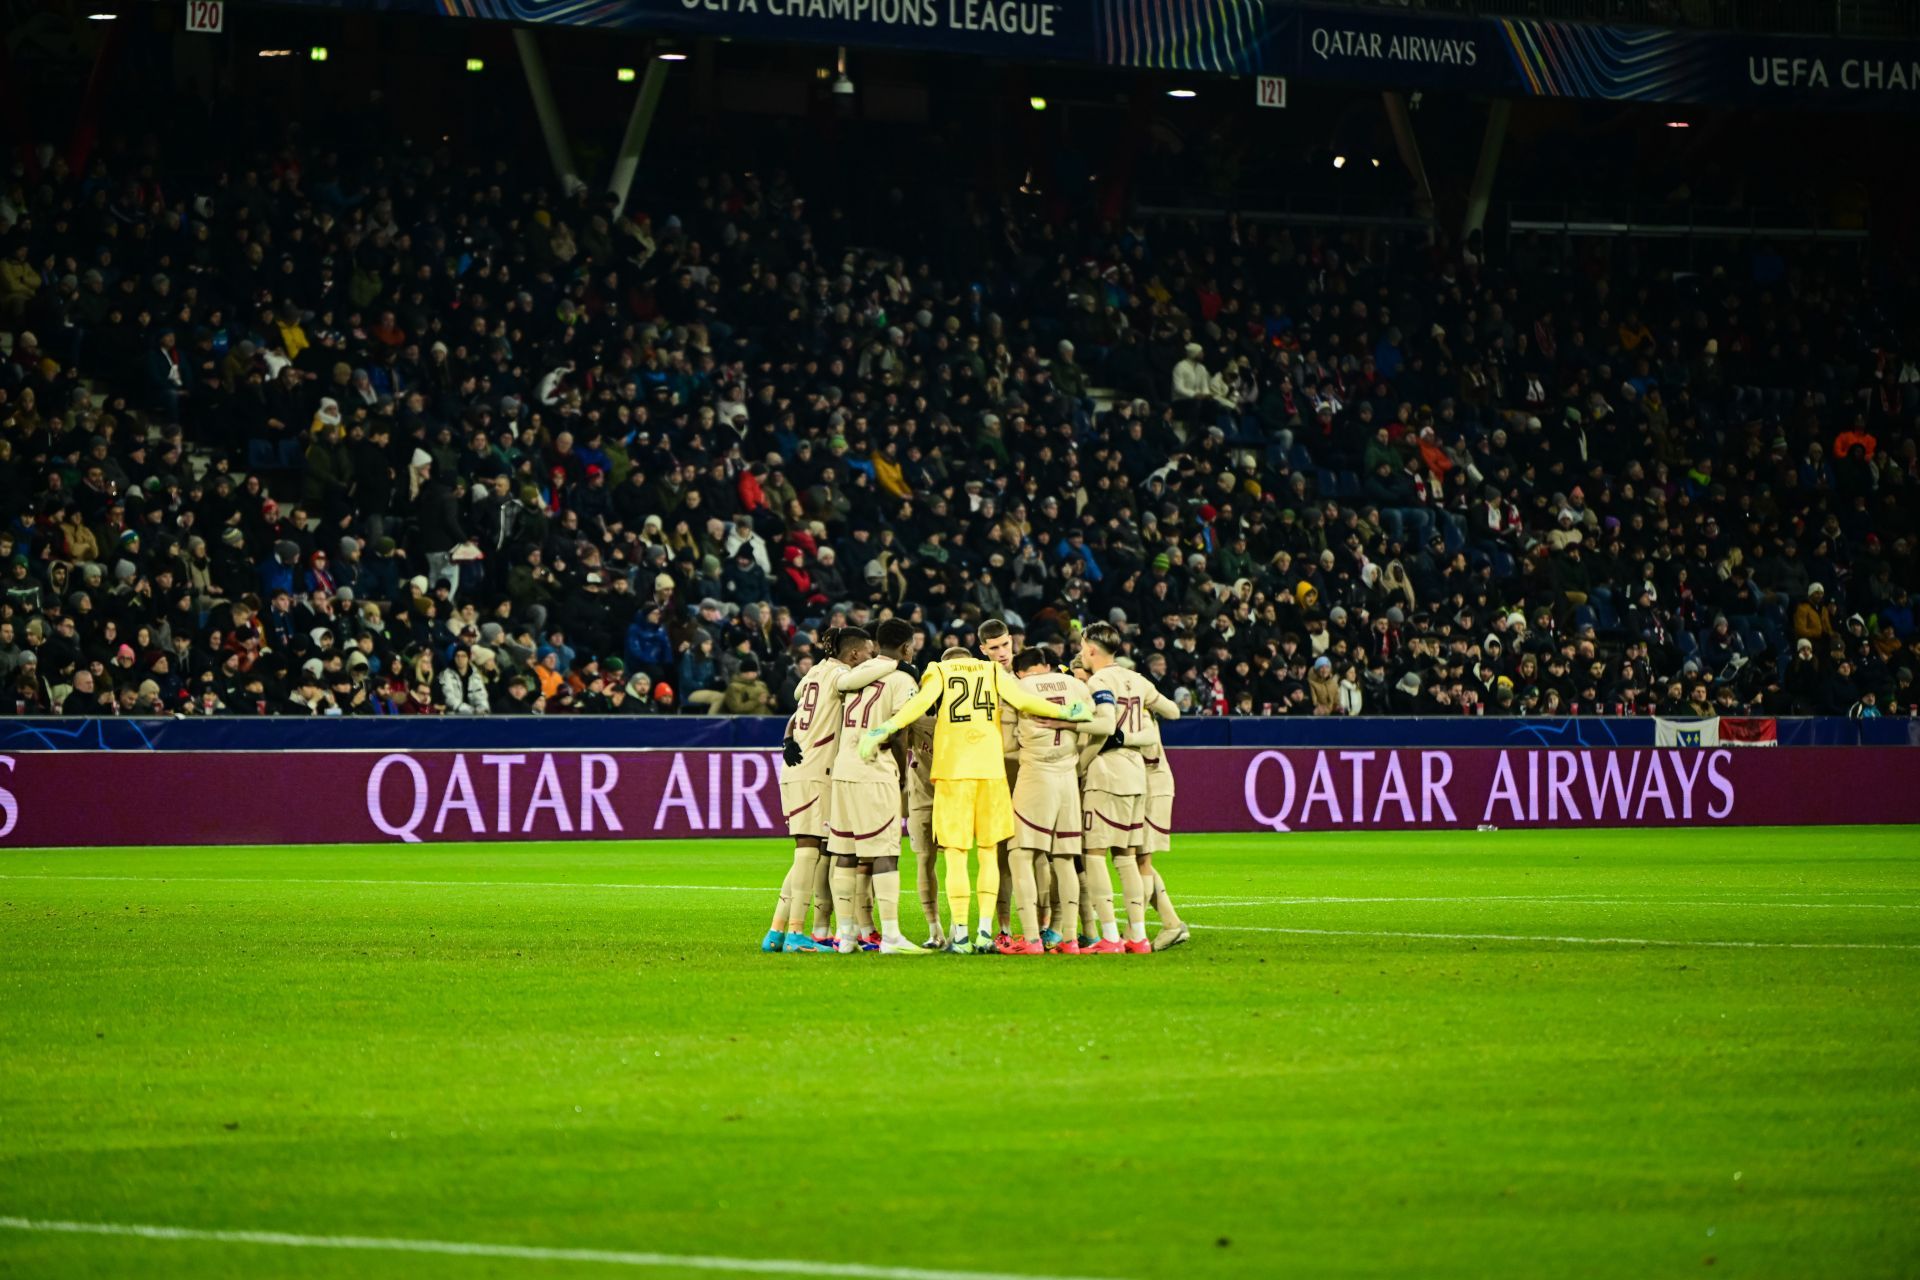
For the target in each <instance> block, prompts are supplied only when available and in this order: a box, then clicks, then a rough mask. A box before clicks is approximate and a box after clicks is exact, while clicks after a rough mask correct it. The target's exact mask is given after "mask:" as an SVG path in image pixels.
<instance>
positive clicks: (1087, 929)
mask: <svg viewBox="0 0 1920 1280" xmlns="http://www.w3.org/2000/svg"><path fill="white" fill-rule="evenodd" d="M1094 864H1095V860H1094V859H1093V858H1092V857H1086V858H1082V859H1081V860H1080V874H1079V876H1078V877H1077V878H1078V879H1079V881H1080V932H1081V933H1084V934H1086V935H1087V936H1088V937H1089V938H1091V937H1093V936H1094V935H1095V934H1097V933H1099V932H1100V930H1099V928H1098V926H1099V923H1100V921H1099V918H1098V916H1097V915H1096V914H1095V909H1094V905H1093V870H1094ZM1061 932H1062V933H1065V932H1066V930H1064V929H1063V930H1061Z"/></svg>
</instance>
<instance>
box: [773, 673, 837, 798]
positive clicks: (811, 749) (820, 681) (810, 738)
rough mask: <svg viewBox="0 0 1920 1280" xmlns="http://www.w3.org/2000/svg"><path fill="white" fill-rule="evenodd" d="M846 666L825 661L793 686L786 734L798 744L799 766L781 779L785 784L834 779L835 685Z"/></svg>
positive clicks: (795, 766) (792, 768) (784, 774)
mask: <svg viewBox="0 0 1920 1280" xmlns="http://www.w3.org/2000/svg"><path fill="white" fill-rule="evenodd" d="M847 670H848V667H847V664H846V663H844V662H841V661H840V660H839V659H837V658H827V659H824V660H822V661H820V662H816V663H814V664H813V666H812V667H810V668H808V670H807V674H805V675H804V676H801V677H800V683H799V684H798V685H797V686H795V688H794V691H793V700H794V703H795V706H794V712H793V716H792V718H791V719H790V720H788V721H787V732H788V734H790V735H791V736H792V737H793V738H794V740H795V741H797V742H798V743H799V744H800V753H801V754H800V763H799V764H794V765H788V766H787V767H786V771H785V772H784V773H782V774H781V775H780V776H781V777H782V779H784V780H785V781H788V782H825V781H826V780H827V779H828V778H830V777H832V776H833V755H834V746H835V744H836V743H837V742H838V740H839V737H840V695H839V694H838V693H837V692H836V691H835V689H834V685H835V682H836V681H838V680H839V678H840V675H841V674H842V673H843V672H845V671H847Z"/></svg>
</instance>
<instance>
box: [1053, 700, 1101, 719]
mask: <svg viewBox="0 0 1920 1280" xmlns="http://www.w3.org/2000/svg"><path fill="white" fill-rule="evenodd" d="M1060 718H1061V719H1063V720H1074V721H1085V720H1091V719H1093V709H1092V708H1091V707H1089V706H1088V705H1087V704H1086V703H1084V702H1069V703H1068V704H1067V707H1066V710H1065V711H1063V712H1062V713H1061V716H1060Z"/></svg>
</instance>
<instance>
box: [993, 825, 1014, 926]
mask: <svg viewBox="0 0 1920 1280" xmlns="http://www.w3.org/2000/svg"><path fill="white" fill-rule="evenodd" d="M993 870H994V874H995V875H996V876H998V877H999V878H998V879H997V880H995V881H994V884H995V885H996V886H997V889H998V892H996V893H995V894H994V898H993V919H994V922H995V923H996V924H997V925H999V927H1000V928H999V932H1001V933H1005V932H1006V931H1007V922H1008V921H1009V920H1011V919H1012V918H1013V916H1012V911H1011V908H1012V905H1013V855H1012V853H1011V852H1010V851H1009V850H1008V848H1007V846H1006V843H1005V842H1004V841H1002V842H1001V845H1000V847H999V849H998V850H996V851H995V856H994V860H993Z"/></svg>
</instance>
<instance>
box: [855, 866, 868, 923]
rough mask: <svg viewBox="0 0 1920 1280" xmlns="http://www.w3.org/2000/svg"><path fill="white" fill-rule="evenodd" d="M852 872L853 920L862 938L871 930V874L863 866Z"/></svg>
mask: <svg viewBox="0 0 1920 1280" xmlns="http://www.w3.org/2000/svg"><path fill="white" fill-rule="evenodd" d="M853 874H854V882H853V921H854V923H855V924H857V925H858V926H859V927H860V936H861V937H863V938H864V937H866V936H867V935H868V934H870V933H872V932H873V874H872V873H871V872H869V871H868V870H867V869H866V868H865V867H861V868H860V869H859V870H858V871H855V872H854V873H853Z"/></svg>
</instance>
